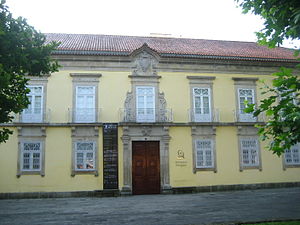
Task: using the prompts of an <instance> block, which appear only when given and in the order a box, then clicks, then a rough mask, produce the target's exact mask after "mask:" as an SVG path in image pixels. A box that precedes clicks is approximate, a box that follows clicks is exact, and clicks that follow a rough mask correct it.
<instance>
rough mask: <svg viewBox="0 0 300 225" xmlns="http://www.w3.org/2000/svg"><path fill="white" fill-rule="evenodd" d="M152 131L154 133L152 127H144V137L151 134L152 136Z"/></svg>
mask: <svg viewBox="0 0 300 225" xmlns="http://www.w3.org/2000/svg"><path fill="white" fill-rule="evenodd" d="M151 131H152V128H151V127H146V126H144V127H143V128H142V131H141V132H142V134H143V136H149V135H150V134H151Z"/></svg>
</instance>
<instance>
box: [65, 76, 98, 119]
mask: <svg viewBox="0 0 300 225" xmlns="http://www.w3.org/2000/svg"><path fill="white" fill-rule="evenodd" d="M70 76H71V77H72V78H73V98H72V99H73V100H72V110H74V109H75V108H76V87H77V86H93V87H95V108H96V109H98V107H99V99H98V89H99V78H100V77H101V76H102V74H100V73H70ZM95 113H96V119H97V120H96V122H98V121H99V118H98V116H99V113H98V112H95ZM71 122H74V118H73V115H72V114H71Z"/></svg>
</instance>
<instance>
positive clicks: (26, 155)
mask: <svg viewBox="0 0 300 225" xmlns="http://www.w3.org/2000/svg"><path fill="white" fill-rule="evenodd" d="M23 169H30V153H23Z"/></svg>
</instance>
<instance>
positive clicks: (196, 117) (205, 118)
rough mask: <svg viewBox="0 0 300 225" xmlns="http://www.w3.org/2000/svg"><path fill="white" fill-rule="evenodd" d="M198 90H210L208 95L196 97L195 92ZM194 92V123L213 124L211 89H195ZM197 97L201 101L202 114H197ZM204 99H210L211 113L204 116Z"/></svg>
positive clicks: (209, 107)
mask: <svg viewBox="0 0 300 225" xmlns="http://www.w3.org/2000/svg"><path fill="white" fill-rule="evenodd" d="M196 89H207V90H208V95H196V94H195V90H196ZM192 91H193V117H194V118H193V119H194V122H211V121H212V112H211V89H210V88H209V87H193V89H192ZM196 97H200V99H201V103H200V104H201V106H200V110H201V113H196ZM204 97H208V104H209V105H208V110H209V113H208V114H204V113H203V111H204V103H203V102H204V101H203V98H204Z"/></svg>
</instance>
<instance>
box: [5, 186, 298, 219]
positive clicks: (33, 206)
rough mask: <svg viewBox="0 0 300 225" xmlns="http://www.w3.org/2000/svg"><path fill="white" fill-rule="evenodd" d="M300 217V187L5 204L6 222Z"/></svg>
mask: <svg viewBox="0 0 300 225" xmlns="http://www.w3.org/2000/svg"><path fill="white" fill-rule="evenodd" d="M290 219H300V188H299V187H297V188H281V189H260V190H246V191H232V192H214V193H197V194H180V195H144V196H129V197H115V198H53V199H17V200H0V224H1V225H2V224H7V225H14V224H17V225H20V224H30V225H35V224H39V225H40V224H59V225H60V224H72V225H74V224H92V225H93V224H109V225H113V224H122V225H124V224H125V225H127V224H128V225H129V224H130V225H143V224H145V225H150V224H151V225H153V224H159V225H160V224H163V225H167V224H170V225H171V224H172V225H176V224H213V223H214V224H215V223H238V222H256V221H272V220H290Z"/></svg>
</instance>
